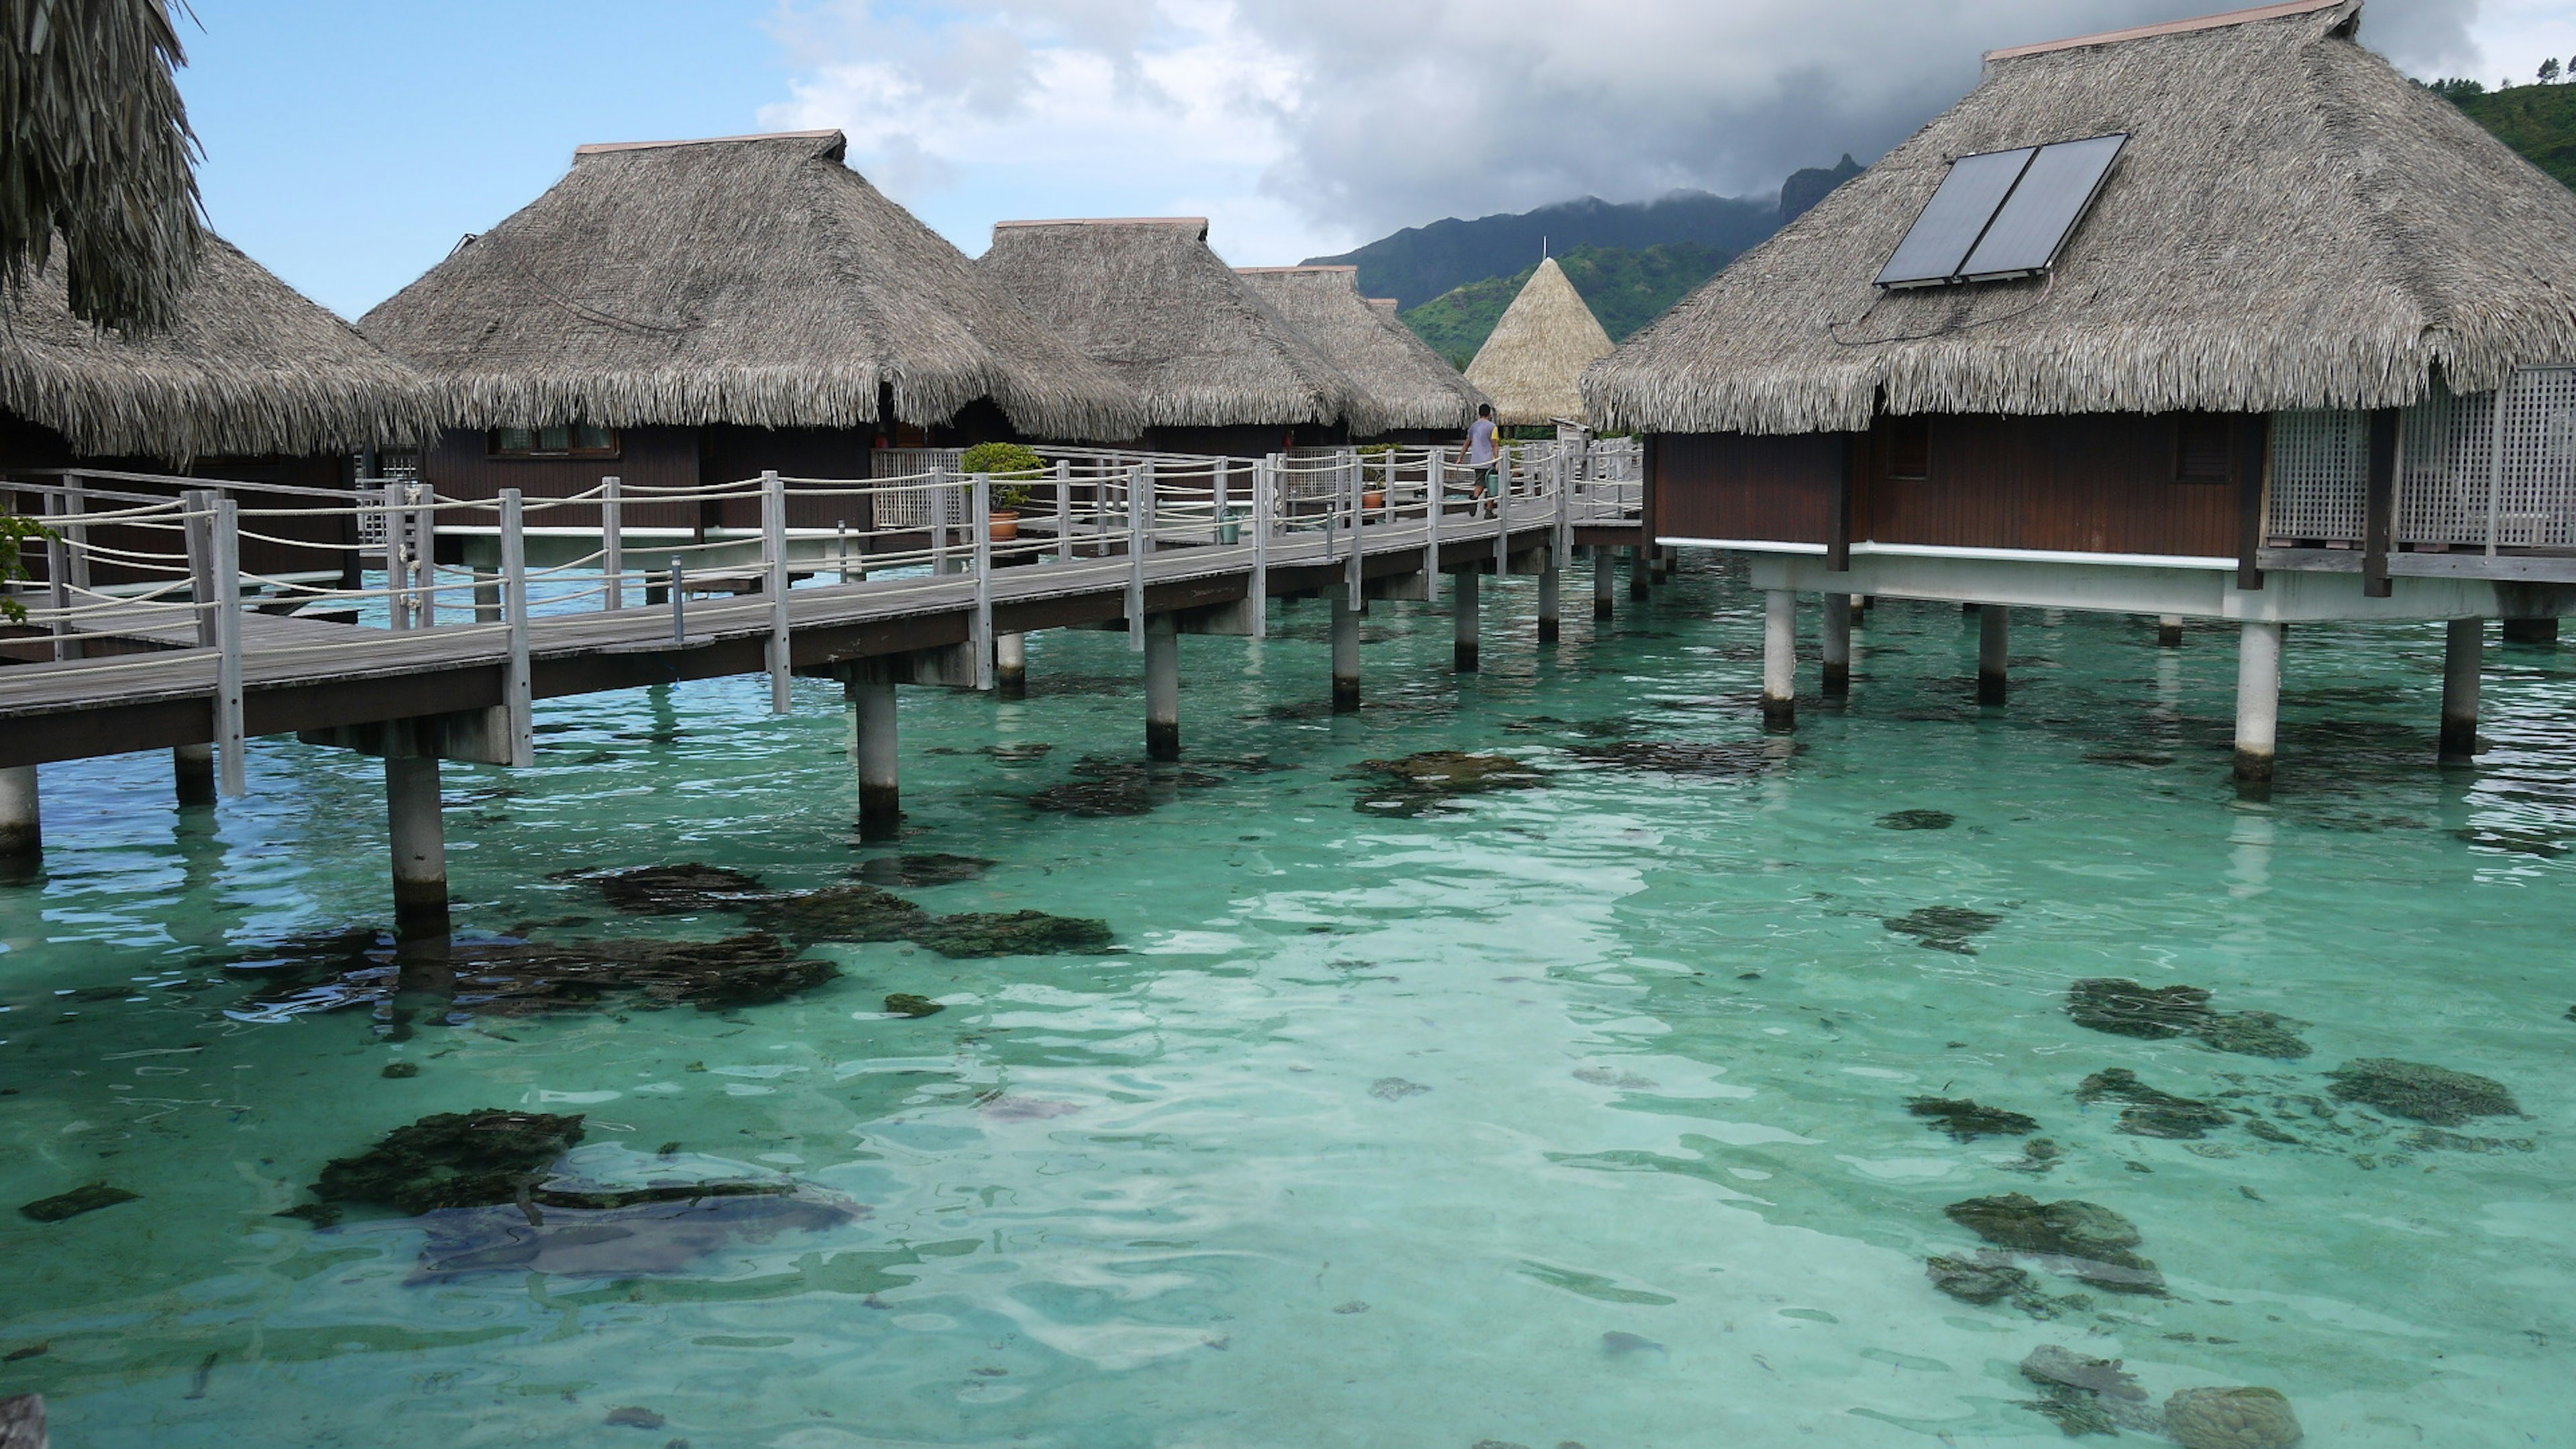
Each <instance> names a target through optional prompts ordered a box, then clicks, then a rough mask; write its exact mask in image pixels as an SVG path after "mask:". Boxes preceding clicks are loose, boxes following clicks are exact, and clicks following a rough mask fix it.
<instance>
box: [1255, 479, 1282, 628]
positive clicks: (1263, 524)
mask: <svg viewBox="0 0 2576 1449" xmlns="http://www.w3.org/2000/svg"><path fill="white" fill-rule="evenodd" d="M1277 459H1278V455H1277V454H1275V453H1274V454H1272V455H1271V456H1270V457H1268V458H1263V459H1260V460H1259V461H1257V462H1255V463H1254V464H1253V465H1252V637H1253V638H1255V639H1261V638H1266V637H1268V635H1269V633H1270V510H1271V497H1270V490H1271V487H1272V485H1273V484H1274V483H1275V482H1276V481H1277V479H1276V465H1277Z"/></svg>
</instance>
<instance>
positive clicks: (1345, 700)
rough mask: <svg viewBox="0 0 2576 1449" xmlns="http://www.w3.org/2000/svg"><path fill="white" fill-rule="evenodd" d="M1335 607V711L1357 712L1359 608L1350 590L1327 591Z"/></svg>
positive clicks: (1358, 689) (1358, 705) (1358, 698)
mask: <svg viewBox="0 0 2576 1449" xmlns="http://www.w3.org/2000/svg"><path fill="white" fill-rule="evenodd" d="M1327 592H1329V593H1330V594H1331V595H1332V608H1333V713H1335V714H1357V713H1358V712H1359V708H1360V611H1359V610H1357V609H1354V608H1352V607H1351V599H1350V591H1349V590H1348V589H1331V590H1327Z"/></svg>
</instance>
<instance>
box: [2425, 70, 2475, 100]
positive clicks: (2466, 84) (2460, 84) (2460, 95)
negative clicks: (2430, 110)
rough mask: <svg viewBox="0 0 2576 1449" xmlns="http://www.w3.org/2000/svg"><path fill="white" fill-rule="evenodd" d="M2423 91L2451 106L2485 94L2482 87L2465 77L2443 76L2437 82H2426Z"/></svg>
mask: <svg viewBox="0 0 2576 1449" xmlns="http://www.w3.org/2000/svg"><path fill="white" fill-rule="evenodd" d="M2424 89H2426V90H2428V91H2431V92H2432V93H2433V94H2435V95H2437V96H2440V97H2441V98H2442V99H2444V100H2446V101H2449V102H2451V103H2452V104H2453V105H2458V104H2459V103H2460V102H2462V101H2465V100H2467V99H2468V98H2469V97H2471V96H2482V95H2485V94H2486V93H2487V88H2486V87H2485V86H2484V85H2481V84H2480V83H2478V82H2476V81H2473V80H2470V79H2469V78H2468V77H2467V76H2444V77H2442V78H2441V79H2440V80H2437V81H2427V82H2426V83H2425V85H2424Z"/></svg>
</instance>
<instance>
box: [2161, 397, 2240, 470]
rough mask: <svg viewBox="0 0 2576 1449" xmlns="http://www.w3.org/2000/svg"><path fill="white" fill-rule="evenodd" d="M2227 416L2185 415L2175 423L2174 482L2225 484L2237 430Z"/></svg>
mask: <svg viewBox="0 0 2576 1449" xmlns="http://www.w3.org/2000/svg"><path fill="white" fill-rule="evenodd" d="M2228 421H2229V420H2228V418H2227V417H2226V415H2225V414H2223V413H2185V414H2183V415H2182V416H2181V417H2179V418H2176V419H2175V420H2174V481H2175V482H2177V483H2224V482H2226V481H2227V463H2228V458H2227V453H2228V443H2229V441H2230V440H2231V434H2232V432H2233V429H2231V428H2230V427H2229V426H2228Z"/></svg>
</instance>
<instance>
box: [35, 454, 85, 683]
mask: <svg viewBox="0 0 2576 1449" xmlns="http://www.w3.org/2000/svg"><path fill="white" fill-rule="evenodd" d="M44 499H45V516H46V517H48V518H50V519H53V520H54V521H55V523H56V524H60V523H61V520H62V518H63V516H64V515H65V514H67V513H69V512H70V511H71V501H70V498H69V496H68V495H66V494H62V493H55V492H51V491H48V492H47V493H46V494H45V495H44ZM71 555H72V546H71V542H70V537H69V534H68V533H67V531H66V530H65V529H64V528H62V527H54V528H52V529H50V530H49V531H48V532H47V534H46V536H45V606H46V607H47V608H50V609H52V610H53V611H54V660H55V662H57V663H60V662H61V661H63V660H65V659H71V658H75V657H77V656H76V655H75V654H74V652H73V651H75V650H77V649H78V648H79V647H80V644H79V641H77V640H75V639H74V638H72V620H71V607H72V563H71Z"/></svg>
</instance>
